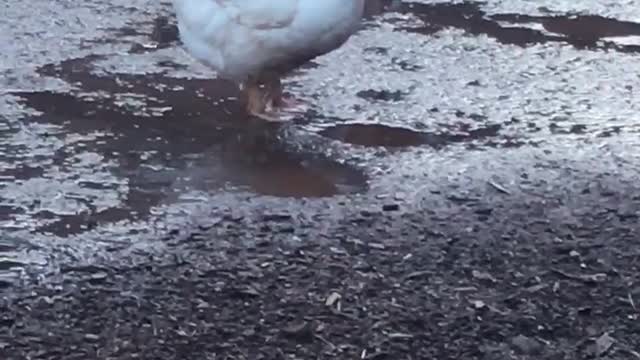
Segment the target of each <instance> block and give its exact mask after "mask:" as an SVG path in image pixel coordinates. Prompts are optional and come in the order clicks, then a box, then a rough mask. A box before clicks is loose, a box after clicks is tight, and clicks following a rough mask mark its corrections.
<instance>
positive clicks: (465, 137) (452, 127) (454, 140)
mask: <svg viewBox="0 0 640 360" xmlns="http://www.w3.org/2000/svg"><path fill="white" fill-rule="evenodd" d="M447 127H448V128H449V131H447V132H438V133H436V132H427V131H415V130H411V129H407V128H401V127H394V126H388V125H382V124H361V123H356V124H340V125H335V126H332V127H329V128H326V129H324V130H322V131H320V134H321V135H323V136H326V137H328V138H331V139H334V140H339V141H342V142H345V143H349V144H353V145H360V146H380V147H389V148H399V147H410V146H429V147H432V148H435V149H442V148H443V147H445V146H448V145H452V144H458V143H464V144H468V145H474V147H475V148H477V146H479V145H483V144H484V145H489V146H501V144H510V145H507V146H515V145H514V144H516V142H513V141H511V142H509V140H510V139H508V138H506V137H505V138H504V139H500V140H502V141H491V139H492V138H496V137H497V136H498V135H499V134H500V129H501V128H502V126H501V125H499V124H495V125H488V126H485V127H476V128H471V126H470V125H469V124H457V125H456V124H447ZM482 140H485V142H481V141H482ZM478 142H479V143H478Z"/></svg>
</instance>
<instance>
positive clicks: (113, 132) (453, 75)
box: [0, 0, 640, 287]
mask: <svg viewBox="0 0 640 360" xmlns="http://www.w3.org/2000/svg"><path fill="white" fill-rule="evenodd" d="M491 8H492V7H491V6H490V4H486V3H476V2H462V3H455V4H451V3H443V2H440V3H424V2H401V1H395V0H387V1H372V0H369V1H368V2H367V11H366V18H367V22H366V24H365V25H364V26H363V32H362V33H364V35H362V36H361V37H356V38H354V39H353V41H351V42H350V43H349V44H347V46H346V47H345V48H344V49H342V50H341V51H342V53H340V54H337V55H336V54H333V55H329V56H327V57H325V58H323V59H318V60H317V61H313V62H311V63H310V64H308V65H306V66H304V67H303V69H301V71H300V72H297V73H296V74H293V75H292V76H291V78H290V79H288V80H289V81H290V82H289V83H288V85H289V86H290V87H289V89H291V90H292V91H293V92H294V93H295V92H299V93H300V95H301V96H302V97H304V98H305V100H308V101H309V102H310V103H311V104H313V105H312V107H313V111H312V112H310V113H309V114H306V115H305V118H304V119H298V120H299V121H298V120H296V121H294V122H292V123H287V124H266V123H263V122H260V121H253V120H251V119H248V118H246V117H245V116H243V115H242V105H241V103H240V101H239V99H238V96H239V94H238V92H237V90H236V88H235V86H234V85H233V84H231V83H229V82H225V81H222V80H215V79H212V78H205V77H190V76H191V75H192V74H191V73H190V72H192V71H193V72H194V73H195V72H197V71H195V70H193V69H194V67H193V64H192V63H189V62H188V61H186V60H185V59H184V57H183V56H182V55H181V54H178V52H177V50H176V48H177V46H178V45H179V41H178V37H177V29H176V27H175V19H174V17H173V15H171V14H170V13H167V12H163V13H162V14H160V15H157V14H153V15H150V14H148V13H145V15H144V16H142V15H141V18H140V19H138V18H137V17H135V16H132V17H131V18H130V19H129V21H122V22H124V23H126V24H127V26H124V27H123V26H122V24H121V23H122V22H117V25H114V26H113V27H111V26H106V25H105V26H104V27H102V28H101V31H103V32H101V33H99V34H94V35H95V36H87V37H86V38H82V39H81V40H78V43H77V44H76V45H77V48H76V47H74V48H73V49H71V50H69V51H70V54H71V53H73V51H76V50H82V51H87V50H89V51H90V52H92V53H94V52H93V51H92V49H94V48H100V49H102V51H101V52H97V51H96V52H95V53H96V54H97V53H102V54H105V53H106V54H107V55H88V56H85V55H86V54H85V53H83V54H82V55H77V56H76V55H74V56H71V55H69V56H67V55H64V57H63V58H62V59H57V60H56V61H53V60H51V59H49V57H50V56H49V55H47V57H46V58H47V61H38V62H37V63H38V64H39V65H35V64H31V65H32V66H31V67H32V68H33V69H37V70H35V71H34V73H33V74H28V76H27V75H24V74H19V75H15V79H13V80H11V81H12V82H11V86H14V85H15V86H16V87H17V88H22V89H23V90H16V91H8V90H7V91H5V92H4V93H0V94H3V95H4V94H6V95H10V96H12V98H15V99H16V102H17V104H19V105H20V106H21V107H23V108H24V109H26V111H27V112H31V111H36V112H37V114H31V113H30V114H29V115H28V116H26V117H25V118H24V119H18V120H16V119H14V118H11V119H9V118H6V117H5V114H3V113H2V112H0V125H4V123H5V122H6V124H7V126H0V140H2V141H1V142H0V165H5V164H6V166H3V167H2V168H0V190H1V191H2V192H1V193H0V224H2V225H1V226H2V230H4V231H5V232H6V233H11V234H17V236H16V238H15V239H14V238H11V239H9V238H8V237H7V239H0V274H2V273H7V274H11V273H13V272H14V270H15V269H19V268H20V264H21V263H24V262H28V263H30V262H35V263H46V262H47V260H48V259H47V258H48V256H47V255H44V256H43V255H42V252H40V255H38V256H35V255H33V254H36V253H38V251H39V250H38V249H39V248H40V246H41V245H42V244H43V243H46V244H47V246H51V247H53V248H61V247H67V248H68V251H69V252H70V253H71V254H72V255H71V256H70V257H72V258H80V259H86V258H91V256H93V254H92V252H95V253H99V252H104V251H105V249H122V248H125V247H127V246H129V245H130V244H131V243H136V242H140V243H142V242H143V241H138V240H139V239H140V234H141V233H144V232H147V231H148V232H149V238H151V239H152V241H153V239H158V238H160V237H161V236H162V235H163V231H165V230H169V229H170V227H171V226H178V225H179V224H185V223H186V222H187V220H185V219H186V218H187V217H188V216H191V215H192V214H198V212H197V206H196V205H193V204H207V206H209V205H211V203H212V202H215V201H217V200H216V199H217V198H216V196H227V195H229V194H232V195H237V196H238V197H237V198H232V199H231V200H228V198H227V200H225V203H224V206H228V207H230V208H233V207H234V206H243V204H240V203H239V202H237V201H238V198H240V197H244V199H245V200H246V199H256V198H259V200H257V202H261V201H263V200H264V201H275V200H278V201H281V203H287V202H288V203H290V204H293V203H296V204H298V203H300V204H305V201H306V199H321V200H322V201H327V203H326V204H329V202H331V201H342V200H336V199H343V198H344V196H350V195H354V194H360V195H361V194H366V195H372V197H374V196H375V194H369V192H370V191H371V190H370V189H371V183H372V182H376V181H378V182H379V184H378V189H380V188H382V187H384V186H387V185H384V184H386V183H384V181H380V178H374V177H372V173H374V171H373V170H372V168H374V167H378V168H383V167H382V166H378V165H379V164H378V163H376V164H375V165H374V164H372V163H369V162H367V161H368V160H369V159H372V158H375V157H377V159H376V161H378V162H380V163H384V162H393V161H395V158H391V157H390V158H383V156H387V155H388V154H392V155H393V154H396V153H402V156H404V157H405V159H409V161H411V162H415V166H414V165H412V166H407V168H413V169H418V168H430V166H424V163H426V162H427V161H429V160H427V156H423V157H421V155H420V154H419V153H417V151H422V153H421V154H425V153H428V156H429V157H432V158H435V157H439V158H446V157H447V156H450V155H451V153H452V152H453V151H454V150H451V149H455V151H459V152H464V151H469V150H470V149H471V150H477V149H481V150H482V149H486V148H512V147H513V148H515V147H524V146H531V147H535V146H536V145H537V143H538V142H540V141H548V142H551V141H553V140H549V139H551V137H552V136H555V137H561V136H589V135H596V136H603V137H605V136H616V135H618V134H620V133H624V132H625V131H627V130H628V129H629V124H627V123H626V121H628V120H629V119H631V118H632V115H633V114H636V113H637V111H636V109H635V108H634V105H633V104H634V102H633V101H631V96H630V94H631V93H632V91H633V89H634V84H633V83H632V82H629V81H625V80H624V79H623V75H624V76H626V75H627V74H628V73H627V71H632V70H633V69H632V68H629V69H631V70H620V69H623V68H626V67H625V65H626V64H633V63H634V62H635V60H634V61H633V62H632V61H631V60H627V59H626V58H621V57H622V56H630V55H628V54H626V53H634V52H637V51H638V50H639V49H640V48H638V47H637V46H636V45H634V44H633V43H632V41H630V40H629V39H631V38H633V37H635V36H639V35H640V24H638V23H635V22H629V21H626V22H625V21H619V20H616V19H614V18H611V17H607V16H605V15H600V14H571V13H567V12H564V13H563V12H555V11H553V10H552V9H551V10H550V11H548V12H545V13H544V14H540V13H536V14H529V13H519V12H516V11H513V12H511V11H496V10H495V9H494V10H492V11H490V10H489V9H491ZM59 11H62V10H59ZM65 11H66V10H65ZM90 20H91V19H90V18H88V20H86V19H85V21H90ZM0 25H1V24H0ZM0 28H1V27H0ZM40 30H42V29H40ZM40 30H39V31H40ZM52 31H53V30H52ZM42 32H46V31H44V30H42ZM78 36H79V35H78ZM0 38H1V37H0ZM626 40H629V41H626ZM35 45H37V44H35ZM49 47H50V45H49ZM104 47H106V49H107V50H105V48H104ZM112 47H113V48H112ZM43 49H44V50H42V49H41V50H33V57H34V58H36V57H37V56H38V55H37V54H38V51H40V52H41V53H46V52H47V51H51V52H52V53H56V51H53V50H51V49H49V48H48V47H44V48H43ZM47 49H49V50H47ZM592 50H594V51H592ZM602 50H606V51H602ZM610 53H611V54H613V55H611V54H610ZM158 54H162V56H160V55H158ZM181 56H182V57H181ZM606 56H612V57H613V56H615V58H606ZM67 57H73V58H72V59H68V58H67ZM583 57H584V58H583ZM1 59H2V58H1V57H0V60H1ZM65 59H66V60H65ZM114 59H115V60H114ZM610 59H613V60H610ZM621 59H622V60H621ZM103 60H110V61H111V65H112V67H111V70H110V71H105V70H104V67H102V68H100V67H97V66H95V64H96V63H98V62H101V61H103ZM616 61H619V63H616ZM43 63H45V64H49V65H44V66H42V65H40V64H43ZM612 64H613V65H612ZM137 65H140V66H141V67H142V68H145V69H147V68H153V69H155V70H156V72H149V73H144V71H140V72H137V70H138V69H136V66H137ZM132 69H133V70H132ZM22 70H23V69H22ZM22 70H20V71H22ZM8 73H12V71H9V72H8ZM16 73H19V71H16ZM178 73H179V74H180V75H179V76H178V75H176V74H178ZM185 74H186V75H185ZM199 75H201V73H199ZM45 78H46V79H54V80H55V81H59V82H61V83H64V84H66V85H68V86H70V87H71V89H68V88H67V87H66V86H59V87H60V88H56V86H47V87H46V88H45V87H44V86H39V85H34V84H40V83H37V82H36V80H34V79H37V80H38V81H39V80H41V79H45ZM21 82H23V84H21ZM593 83H595V84H593ZM54 84H55V83H54ZM21 85H24V86H21ZM58 85H59V84H58ZM12 116H14V115H12ZM602 119H606V120H607V124H606V126H605V125H604V123H605V122H604V121H603V120H602ZM611 119H613V120H611ZM534 140H535V141H534ZM310 143H311V144H312V145H313V146H309V144H310ZM336 143H337V144H339V146H340V149H342V150H343V152H341V153H332V152H331V145H335V144H336ZM336 146H338V145H336ZM372 148H376V149H372ZM377 148H385V149H390V150H393V151H389V152H379V153H378V152H377V151H378V150H379V149H377ZM412 151H416V153H415V154H414V153H412ZM365 152H367V155H366V156H364V155H362V154H364V153H365ZM380 153H383V155H381V156H378V155H379V154H380ZM412 164H413V163H412ZM383 165H384V164H383ZM389 168H391V167H389ZM370 170H371V171H370ZM390 172H393V171H392V170H390ZM384 175H390V176H395V177H398V178H400V177H404V178H405V179H408V180H407V181H406V183H407V184H409V183H410V180H412V179H415V182H414V183H419V182H420V181H421V179H420V177H421V176H423V175H421V174H420V173H415V172H414V173H407V174H396V173H391V174H382V175H381V176H380V177H382V176H384ZM390 183H392V184H393V185H389V186H396V187H401V186H409V185H403V184H404V181H403V183H402V184H398V182H390ZM380 184H383V185H380ZM387 190H388V189H381V190H380V191H381V192H386V191H387ZM403 190H404V189H392V190H389V192H396V191H403ZM274 198H275V200H274ZM265 199H268V200H265ZM211 206H214V205H211ZM211 206H209V207H211ZM265 206H266V205H265ZM302 206H305V205H302ZM194 209H195V210H194ZM320 210H321V209H320ZM167 214H170V215H171V216H170V218H171V220H167V219H168V215H167ZM156 227H157V228H160V229H161V230H162V231H160V230H158V232H157V233H154V231H155V230H156ZM149 229H151V230H149ZM88 234H91V236H89V235H88ZM159 234H160V235H159ZM61 238H68V239H73V240H72V241H70V242H64V241H62V240H59V239H61ZM24 239H29V240H28V241H24ZM73 241H76V242H77V241H82V242H84V243H83V246H84V247H85V248H86V249H84V250H82V251H79V250H77V248H80V247H81V246H79V245H77V243H73ZM92 241H96V242H99V241H103V242H104V243H101V245H100V246H95V247H92V246H89V245H86V243H87V242H92ZM61 244H63V245H64V246H62V245H61ZM96 249H97V250H96ZM138 250H140V251H141V252H143V253H144V251H146V250H147V249H145V248H144V246H140V249H138ZM79 252H85V253H86V254H78V253H79ZM114 252H115V250H114ZM34 256H35V257H34ZM16 259H21V260H19V261H18V260H16ZM8 276H9V275H8ZM11 276H13V275H11ZM3 281H4V280H3V279H2V277H0V287H2V286H3V285H2V284H3ZM7 282H8V280H7Z"/></svg>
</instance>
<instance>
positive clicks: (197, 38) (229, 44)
mask: <svg viewBox="0 0 640 360" xmlns="http://www.w3.org/2000/svg"><path fill="white" fill-rule="evenodd" d="M364 1H365V0H174V1H173V2H174V6H175V9H176V12H177V18H178V28H179V30H180V37H181V39H182V42H183V43H184V46H185V48H186V49H187V50H188V51H189V52H190V53H191V54H192V55H193V56H194V57H195V58H196V59H198V60H199V61H201V62H202V63H204V64H206V65H208V66H209V67H211V68H213V69H214V70H215V71H216V72H217V73H218V75H219V76H220V77H222V78H227V79H231V80H235V81H238V82H240V83H241V84H243V85H244V86H243V88H244V90H245V92H246V94H247V97H248V107H249V109H248V110H249V111H250V112H252V113H254V114H258V115H259V114H260V113H264V112H265V110H266V108H268V107H269V106H276V107H277V106H278V105H279V102H280V92H281V88H280V77H281V76H282V75H284V74H285V73H287V72H289V71H291V70H293V69H295V68H297V67H299V66H300V65H303V64H304V63H306V62H307V61H309V60H311V59H313V58H315V57H317V56H320V55H323V54H325V53H327V52H330V51H332V50H334V49H336V48H338V47H340V46H341V45H342V44H343V43H344V42H345V41H346V40H347V39H348V38H349V37H350V36H351V35H352V34H353V33H354V32H355V31H356V29H357V27H358V25H359V23H360V19H361V17H362V13H363V10H364Z"/></svg>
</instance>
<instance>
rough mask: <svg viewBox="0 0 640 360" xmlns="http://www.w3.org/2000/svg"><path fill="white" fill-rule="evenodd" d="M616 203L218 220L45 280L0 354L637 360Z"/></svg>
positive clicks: (629, 223) (630, 265)
mask: <svg viewBox="0 0 640 360" xmlns="http://www.w3.org/2000/svg"><path fill="white" fill-rule="evenodd" d="M625 194H626V195H629V194H628V193H625ZM622 196H623V194H622V193H616V192H611V191H608V192H607V193H606V194H604V193H603V194H601V193H599V192H584V193H583V194H582V195H576V201H578V202H579V204H577V205H576V206H575V207H574V209H575V212H574V213H573V215H569V214H567V215H566V216H557V214H558V213H559V211H561V210H562V209H566V208H565V207H564V206H563V205H562V204H561V203H560V202H555V201H553V202H550V201H541V200H536V198H535V197H533V196H531V197H527V198H519V199H516V198H510V197H509V196H508V195H506V194H504V193H503V200H496V201H489V200H482V201H478V200H469V201H456V200H455V199H452V200H451V203H450V205H451V206H450V208H449V210H445V209H440V210H438V211H434V210H425V211H418V212H413V213H405V212H403V211H402V205H401V204H395V205H396V206H394V207H393V209H391V207H390V204H387V205H386V206H384V207H383V208H381V209H380V211H362V212H354V213H353V214H352V215H351V216H348V217H346V218H344V219H343V220H341V221H339V222H338V223H333V224H330V223H327V222H324V221H322V220H319V219H320V218H321V217H320V216H318V217H316V218H315V219H301V218H299V217H298V216H297V215H296V214H289V213H281V214H280V213H279V214H263V215H260V216H256V217H246V218H243V217H234V216H231V215H228V214H227V215H223V214H220V217H219V218H218V220H216V222H214V224H212V225H211V226H210V227H208V228H207V229H201V230H199V231H197V233H193V234H190V235H189V236H187V237H183V238H180V239H178V238H177V237H176V238H171V239H166V241H167V243H168V245H169V248H170V249H174V251H172V252H171V253H168V254H167V257H166V258H163V259H150V260H149V262H147V263H141V264H137V265H134V266H129V267H124V266H119V267H115V265H113V264H108V265H104V266H91V267H67V268H64V269H63V270H62V271H63V275H64V276H63V277H62V278H61V280H60V282H58V283H55V282H54V283H49V285H46V286H45V285H43V286H35V287H33V288H30V289H29V291H28V293H27V294H24V295H17V294H15V293H14V294H12V296H11V297H10V298H5V300H3V301H2V303H1V304H2V305H1V308H2V315H1V317H0V349H1V350H0V353H2V355H3V358H5V359H25V358H34V359H35V358H37V359H86V358H104V359H107V358H108V359H133V358H140V359H158V358H165V359H166V358H176V359H288V358H319V359H336V358H339V359H354V358H359V359H402V358H412V359H429V358H439V359H445V358H446V359H488V358H501V359H507V358H511V359H541V358H544V359H575V358H582V359H587V358H610V359H614V358H615V359H620V358H637V357H638V356H639V354H638V353H637V352H636V350H635V349H638V348H639V347H640V341H639V340H638V337H637V336H636V335H635V334H637V333H638V331H640V325H639V323H638V316H639V315H640V312H639V310H638V308H637V306H638V305H637V301H639V300H638V299H640V286H639V285H638V281H639V275H638V274H639V273H640V272H639V271H638V270H639V269H638V268H637V267H638V265H637V258H638V256H639V255H640V254H639V253H638V251H637V249H636V246H634V242H635V240H634V239H635V235H634V234H635V233H636V232H637V228H638V226H637V212H635V211H633V209H638V208H639V205H640V197H638V196H635V197H633V196H627V197H626V199H627V200H625V201H619V199H620V198H621V197H622ZM487 199H489V198H487ZM616 199H617V200H616ZM383 209H384V210H400V211H384V210H383ZM630 209H631V210H630ZM578 213H579V214H580V215H576V214H578ZM553 214H556V215H553ZM248 238H251V239H253V240H255V245H251V246H247V245H246V243H244V242H243V240H245V239H248Z"/></svg>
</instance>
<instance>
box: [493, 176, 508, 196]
mask: <svg viewBox="0 0 640 360" xmlns="http://www.w3.org/2000/svg"><path fill="white" fill-rule="evenodd" d="M488 182H489V185H491V186H492V187H493V188H494V189H496V190H498V191H499V192H501V193H503V194H507V195H511V191H509V190H507V188H505V187H504V186H502V185H500V184H498V183H497V182H495V181H493V180H489V181H488Z"/></svg>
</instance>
